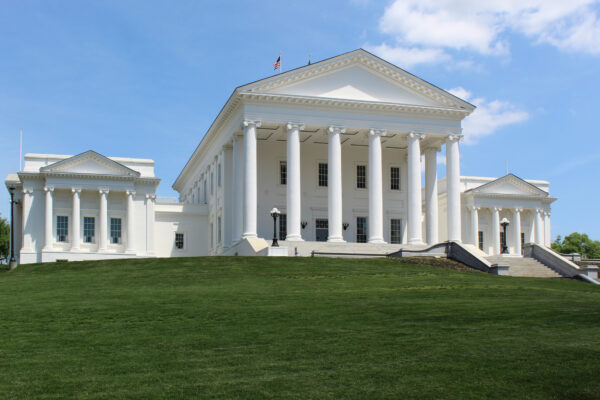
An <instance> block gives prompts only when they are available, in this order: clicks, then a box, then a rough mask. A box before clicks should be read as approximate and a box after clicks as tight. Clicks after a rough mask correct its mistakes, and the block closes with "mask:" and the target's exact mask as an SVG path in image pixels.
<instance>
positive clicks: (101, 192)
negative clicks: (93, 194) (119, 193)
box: [98, 188, 110, 195]
mask: <svg viewBox="0 0 600 400" xmlns="http://www.w3.org/2000/svg"><path fill="white" fill-rule="evenodd" d="M98 192H99V193H100V194H101V195H102V194H108V192H110V190H108V189H106V188H102V189H98Z"/></svg>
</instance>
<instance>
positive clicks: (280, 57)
mask: <svg viewBox="0 0 600 400" xmlns="http://www.w3.org/2000/svg"><path fill="white" fill-rule="evenodd" d="M279 73H281V50H279Z"/></svg>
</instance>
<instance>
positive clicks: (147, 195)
mask: <svg viewBox="0 0 600 400" xmlns="http://www.w3.org/2000/svg"><path fill="white" fill-rule="evenodd" d="M146 198H147V199H150V200H156V195H155V194H146Z"/></svg>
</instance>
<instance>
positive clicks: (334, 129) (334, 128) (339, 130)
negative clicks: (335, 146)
mask: <svg viewBox="0 0 600 400" xmlns="http://www.w3.org/2000/svg"><path fill="white" fill-rule="evenodd" d="M327 132H328V133H329V134H330V135H334V134H340V133H346V128H344V127H342V126H335V125H330V126H329V127H328V128H327Z"/></svg>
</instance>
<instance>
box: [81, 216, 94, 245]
mask: <svg viewBox="0 0 600 400" xmlns="http://www.w3.org/2000/svg"><path fill="white" fill-rule="evenodd" d="M95 236H96V218H94V217H83V241H84V242H85V243H94V237H95Z"/></svg>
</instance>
